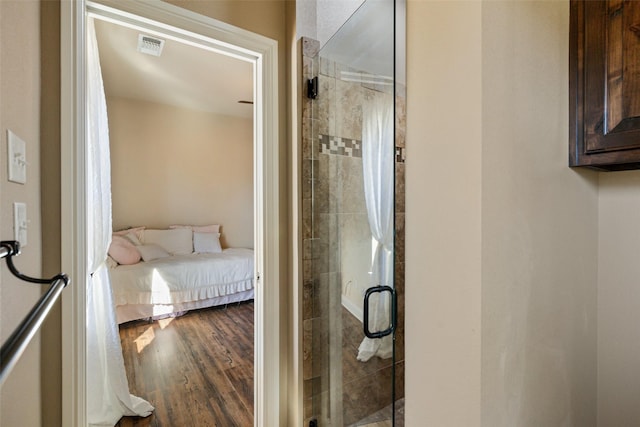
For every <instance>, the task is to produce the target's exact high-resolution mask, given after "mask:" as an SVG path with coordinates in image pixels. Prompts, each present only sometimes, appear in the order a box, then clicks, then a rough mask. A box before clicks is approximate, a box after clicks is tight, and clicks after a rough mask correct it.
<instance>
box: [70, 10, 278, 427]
mask: <svg viewBox="0 0 640 427" xmlns="http://www.w3.org/2000/svg"><path fill="white" fill-rule="evenodd" d="M109 5H110V6H106V5H105V4H103V3H98V2H85V1H78V2H63V3H62V4H61V33H62V52H63V53H62V55H63V57H62V67H63V70H62V76H63V77H62V79H63V81H62V94H63V95H62V141H63V142H62V147H61V152H62V170H63V174H62V203H63V206H66V207H68V208H67V209H64V210H63V212H62V225H61V229H62V235H63V236H64V237H63V240H62V248H63V250H62V254H61V257H62V265H63V269H64V270H65V271H69V272H70V275H71V277H72V278H73V280H74V283H75V285H76V286H73V287H72V288H71V289H70V291H69V292H67V293H66V295H65V297H64V299H63V378H64V380H63V381H64V383H63V390H64V392H63V425H67V426H86V425H87V421H86V385H85V381H86V360H87V355H86V330H85V324H86V294H85V287H84V286H83V285H84V283H83V282H84V281H83V280H82V279H80V278H85V277H87V266H86V265H85V264H86V256H85V253H86V247H87V240H86V239H87V220H86V219H87V218H86V217H87V208H88V207H87V201H86V197H85V186H86V157H85V155H86V153H85V138H86V136H85V131H86V112H85V108H84V105H85V98H86V93H85V92H86V90H85V87H84V82H85V79H86V74H85V65H84V64H85V44H84V40H85V35H84V29H85V22H86V18H87V13H89V12H90V13H94V14H95V13H97V14H100V15H101V16H103V17H105V18H107V19H111V20H115V21H118V22H126V23H129V24H130V25H141V24H144V25H145V26H146V27H147V28H151V29H155V31H157V32H161V33H163V34H166V35H168V36H171V37H174V38H176V39H180V40H183V41H185V42H188V43H191V44H194V45H198V46H201V47H203V48H206V49H210V50H212V51H216V52H220V53H223V54H226V55H230V56H234V57H236V58H241V59H243V60H245V61H249V62H251V63H252V64H253V67H254V76H255V79H254V94H255V105H254V108H255V110H254V111H255V114H254V174H255V182H254V189H255V194H254V217H255V218H256V223H255V248H254V249H255V254H256V256H255V271H256V277H255V282H256V286H255V301H256V303H255V335H256V340H255V353H254V360H255V371H254V373H255V374H254V381H255V388H254V390H255V395H254V396H255V397H254V402H255V417H254V425H257V426H262V425H279V424H280V421H279V417H280V414H279V411H278V408H279V396H280V389H281V384H280V363H279V358H280V357H281V356H280V341H281V337H280V320H279V316H280V308H279V304H280V302H279V301H280V296H279V293H280V292H279V283H280V280H279V279H280V271H279V247H280V245H279V237H278V223H279V212H278V200H279V195H278V189H279V181H278V154H277V153H278V146H279V142H278V133H279V132H278V113H277V111H278V103H277V95H276V94H277V91H278V90H277V76H278V69H277V44H276V42H275V41H273V40H270V39H268V38H266V37H263V36H260V35H257V34H254V33H250V32H248V31H245V30H241V29H239V28H236V27H233V26H230V25H228V24H225V23H223V22H219V21H216V20H214V19H211V18H208V17H205V16H202V15H199V14H196V13H193V12H190V11H187V10H185V9H181V8H178V7H175V6H173V5H169V4H166V3H163V2H144V3H142V2H126V1H122V2H109ZM270 284H271V286H269V285H270Z"/></svg>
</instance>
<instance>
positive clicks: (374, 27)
mask: <svg viewBox="0 0 640 427" xmlns="http://www.w3.org/2000/svg"><path fill="white" fill-rule="evenodd" d="M403 34H404V4H403V3H401V2H399V1H394V0H367V1H365V2H364V3H363V4H362V5H361V6H360V8H359V9H358V10H357V11H356V12H355V13H354V14H353V15H352V16H351V18H350V19H349V20H348V21H347V22H346V23H345V24H344V25H343V26H342V28H341V29H340V30H339V31H338V32H337V33H336V34H335V35H334V36H333V37H332V38H331V40H329V41H328V42H327V43H326V44H325V45H324V46H323V47H322V48H321V49H320V48H319V43H318V42H316V41H313V40H309V39H303V74H304V78H305V86H306V97H305V99H304V100H303V119H302V127H303V150H302V151H303V183H302V188H303V194H302V196H303V258H304V263H303V276H304V277H303V278H304V292H303V318H304V320H303V326H304V327H303V331H304V332H303V350H304V351H303V358H304V361H303V376H304V418H305V421H304V425H305V426H314V425H315V426H319V427H325V426H333V427H339V426H340V427H341V426H379V427H382V426H403V425H404V418H403V407H404V405H403V402H404V340H403V338H404V160H405V151H404V112H405V104H406V102H405V99H406V97H405V89H404V84H403V82H404V43H403Z"/></svg>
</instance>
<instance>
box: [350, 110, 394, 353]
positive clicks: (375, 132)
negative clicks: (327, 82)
mask: <svg viewBox="0 0 640 427" xmlns="http://www.w3.org/2000/svg"><path fill="white" fill-rule="evenodd" d="M394 141H395V138H394V127H393V101H392V100H390V99H388V98H380V97H376V98H375V99H373V100H372V101H370V102H366V103H365V104H364V106H363V119H362V169H363V175H364V194H365V200H366V204H367V215H368V218H369V228H370V229H371V234H372V235H373V238H374V239H375V240H376V243H377V245H376V249H375V253H374V257H373V263H372V267H371V272H372V283H371V284H370V286H379V285H381V286H391V287H393V271H394V269H393V234H394V229H393V227H394V223H393V212H394V206H393V203H394V197H393V195H394V166H395V165H394V151H395V150H394V148H393V147H394V143H395V142H394ZM390 303H391V299H390V296H389V293H388V292H384V293H374V294H373V295H372V296H371V298H370V310H369V330H370V331H372V332H374V331H381V330H384V329H387V328H388V326H389V320H390V319H389V304H390ZM392 345H393V340H392V337H391V335H388V336H386V337H384V338H376V339H371V338H366V337H365V338H364V340H363V341H362V343H361V344H360V348H359V349H358V360H360V361H363V362H366V361H367V360H369V359H370V358H372V357H373V356H378V357H381V358H383V359H386V358H389V357H391V355H392V350H393V349H392Z"/></svg>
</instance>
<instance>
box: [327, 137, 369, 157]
mask: <svg viewBox="0 0 640 427" xmlns="http://www.w3.org/2000/svg"><path fill="white" fill-rule="evenodd" d="M318 139H319V140H320V153H321V154H336V155H338V156H347V157H362V141H359V140H357V139H347V138H340V137H339V136H329V135H318Z"/></svg>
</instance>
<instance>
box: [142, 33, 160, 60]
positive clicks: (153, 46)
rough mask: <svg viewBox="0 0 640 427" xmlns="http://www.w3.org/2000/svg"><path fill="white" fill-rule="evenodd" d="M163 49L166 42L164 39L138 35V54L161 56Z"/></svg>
mask: <svg viewBox="0 0 640 427" xmlns="http://www.w3.org/2000/svg"><path fill="white" fill-rule="evenodd" d="M163 47H164V40H162V39H157V38H155V37H150V36H145V35H142V34H140V35H138V52H142V53H146V54H147V55H153V56H160V54H161V53H162V48H163Z"/></svg>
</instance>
